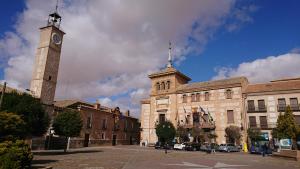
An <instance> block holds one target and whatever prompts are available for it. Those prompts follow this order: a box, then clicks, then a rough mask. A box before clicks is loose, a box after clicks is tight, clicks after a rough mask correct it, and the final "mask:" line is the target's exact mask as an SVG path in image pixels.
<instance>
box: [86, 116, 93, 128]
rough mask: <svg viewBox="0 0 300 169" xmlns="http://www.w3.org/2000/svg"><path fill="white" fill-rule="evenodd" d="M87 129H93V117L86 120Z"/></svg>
mask: <svg viewBox="0 0 300 169" xmlns="http://www.w3.org/2000/svg"><path fill="white" fill-rule="evenodd" d="M86 128H88V129H89V128H92V121H91V117H88V118H87V120H86Z"/></svg>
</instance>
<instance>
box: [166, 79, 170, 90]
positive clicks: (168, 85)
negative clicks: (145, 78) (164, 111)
mask: <svg viewBox="0 0 300 169" xmlns="http://www.w3.org/2000/svg"><path fill="white" fill-rule="evenodd" d="M167 89H170V81H167Z"/></svg>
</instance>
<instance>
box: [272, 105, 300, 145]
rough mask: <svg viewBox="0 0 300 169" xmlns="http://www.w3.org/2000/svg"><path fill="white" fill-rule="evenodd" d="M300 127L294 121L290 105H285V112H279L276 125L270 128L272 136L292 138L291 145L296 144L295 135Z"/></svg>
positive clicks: (299, 130)
mask: <svg viewBox="0 0 300 169" xmlns="http://www.w3.org/2000/svg"><path fill="white" fill-rule="evenodd" d="M299 132H300V129H299V126H298V125H297V123H296V121H295V117H294V115H293V112H292V111H291V108H290V106H287V108H286V110H285V113H284V114H283V115H282V114H281V113H280V114H279V116H278V119H277V127H276V128H275V129H273V130H272V136H273V137H274V138H278V139H279V140H280V139H292V141H293V147H297V146H296V137H297V134H299Z"/></svg>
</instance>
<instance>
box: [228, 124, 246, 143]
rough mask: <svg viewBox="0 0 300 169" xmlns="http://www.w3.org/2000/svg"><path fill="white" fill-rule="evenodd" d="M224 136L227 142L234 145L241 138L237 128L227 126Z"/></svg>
mask: <svg viewBox="0 0 300 169" xmlns="http://www.w3.org/2000/svg"><path fill="white" fill-rule="evenodd" d="M225 134H226V135H225V136H226V137H227V138H228V140H229V142H231V143H235V142H237V141H239V140H240V138H241V137H242V135H241V130H240V128H239V127H237V126H229V127H226V129H225Z"/></svg>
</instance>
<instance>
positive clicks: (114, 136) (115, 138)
mask: <svg viewBox="0 0 300 169" xmlns="http://www.w3.org/2000/svg"><path fill="white" fill-rule="evenodd" d="M116 144H117V135H113V139H112V145H113V146H115V145H116Z"/></svg>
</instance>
